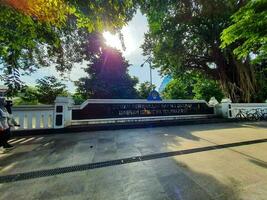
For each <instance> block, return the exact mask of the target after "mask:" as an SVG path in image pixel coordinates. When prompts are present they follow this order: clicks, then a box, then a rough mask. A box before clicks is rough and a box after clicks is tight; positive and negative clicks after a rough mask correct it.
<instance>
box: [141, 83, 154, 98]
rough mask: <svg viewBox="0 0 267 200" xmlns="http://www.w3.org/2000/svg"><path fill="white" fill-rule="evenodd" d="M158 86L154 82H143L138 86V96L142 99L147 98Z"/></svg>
mask: <svg viewBox="0 0 267 200" xmlns="http://www.w3.org/2000/svg"><path fill="white" fill-rule="evenodd" d="M155 88H156V86H155V85H154V84H152V85H151V84H150V82H148V81H146V82H144V83H141V84H140V86H139V88H138V96H139V98H142V99H147V97H148V96H149V93H150V92H151V91H152V90H154V89H155Z"/></svg>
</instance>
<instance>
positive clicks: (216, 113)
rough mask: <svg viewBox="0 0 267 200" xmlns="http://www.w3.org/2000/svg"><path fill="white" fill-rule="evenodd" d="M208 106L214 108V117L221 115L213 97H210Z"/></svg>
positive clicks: (220, 108) (217, 103) (220, 109)
mask: <svg viewBox="0 0 267 200" xmlns="http://www.w3.org/2000/svg"><path fill="white" fill-rule="evenodd" d="M209 105H210V106H212V107H214V113H215V115H218V116H221V115H222V107H221V105H220V104H219V102H218V101H217V99H216V98H215V97H211V98H210V100H209Z"/></svg>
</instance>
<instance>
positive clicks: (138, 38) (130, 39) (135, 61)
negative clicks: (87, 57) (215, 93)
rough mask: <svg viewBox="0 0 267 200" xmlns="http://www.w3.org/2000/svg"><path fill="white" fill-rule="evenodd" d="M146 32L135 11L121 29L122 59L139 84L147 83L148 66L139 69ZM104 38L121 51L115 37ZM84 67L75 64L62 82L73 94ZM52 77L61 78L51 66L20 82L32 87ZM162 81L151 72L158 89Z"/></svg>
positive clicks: (25, 77)
mask: <svg viewBox="0 0 267 200" xmlns="http://www.w3.org/2000/svg"><path fill="white" fill-rule="evenodd" d="M147 31H148V23H147V19H146V17H145V16H144V15H142V14H141V12H140V11H137V13H136V15H135V16H134V17H133V19H132V20H131V21H130V22H129V23H128V25H126V26H125V27H123V28H122V34H123V36H124V40H125V41H124V42H125V45H126V50H125V51H124V52H123V55H124V57H125V58H126V59H127V60H128V61H129V63H130V64H132V66H130V68H129V74H130V75H131V76H136V77H137V78H138V79H139V83H142V82H145V81H149V80H150V75H149V74H150V73H149V66H148V64H145V65H144V67H141V64H142V63H144V61H145V60H146V58H145V57H144V56H142V49H141V47H140V46H141V45H142V44H143V42H144V33H145V32H147ZM104 38H105V39H106V43H107V44H108V45H110V46H113V47H115V48H118V49H121V47H120V41H119V39H118V36H117V35H111V34H110V33H107V32H106V33H104ZM85 66H86V65H85V63H79V64H75V66H74V67H73V70H72V71H71V73H70V74H69V79H70V81H63V82H64V83H65V84H66V85H67V86H68V90H69V91H70V92H75V86H74V84H73V82H72V81H76V80H78V79H79V78H80V77H83V76H85V75H86V74H85V72H84V71H83V69H82V68H84V67H85ZM51 75H54V76H56V77H57V78H61V76H60V74H59V73H58V72H57V71H56V70H55V68H54V67H53V66H50V67H47V68H42V69H39V70H37V71H36V72H35V73H33V74H31V76H24V77H22V80H23V81H24V82H25V83H26V84H27V85H34V84H35V80H36V79H39V78H42V77H44V76H51ZM162 79H163V78H161V77H160V75H159V73H158V71H157V70H154V69H153V71H152V82H153V84H155V85H156V86H157V88H159V86H160V84H161V82H162Z"/></svg>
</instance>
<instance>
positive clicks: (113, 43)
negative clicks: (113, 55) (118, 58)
mask: <svg viewBox="0 0 267 200" xmlns="http://www.w3.org/2000/svg"><path fill="white" fill-rule="evenodd" d="M121 32H122V35H123V37H124V44H125V47H126V50H125V51H124V50H123V48H122V44H121V41H120V39H119V35H118V34H111V33H110V32H108V31H105V32H103V37H104V39H105V43H106V44H107V45H108V46H110V47H113V48H116V49H118V50H120V51H122V53H123V54H124V55H129V54H131V53H132V52H133V51H134V50H135V49H136V48H137V47H136V45H135V43H134V40H133V36H132V34H131V33H130V31H129V30H128V29H127V28H124V29H122V31H121Z"/></svg>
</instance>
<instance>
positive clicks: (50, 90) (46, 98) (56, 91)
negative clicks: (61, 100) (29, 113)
mask: <svg viewBox="0 0 267 200" xmlns="http://www.w3.org/2000/svg"><path fill="white" fill-rule="evenodd" d="M36 83H37V85H36V88H37V98H38V101H39V102H40V103H43V104H53V103H54V101H55V99H56V97H57V96H67V95H68V92H67V90H66V85H65V84H63V83H61V82H60V81H58V80H57V79H56V77H54V76H45V77H44V78H42V79H38V80H37V81H36Z"/></svg>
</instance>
